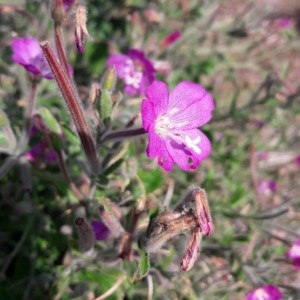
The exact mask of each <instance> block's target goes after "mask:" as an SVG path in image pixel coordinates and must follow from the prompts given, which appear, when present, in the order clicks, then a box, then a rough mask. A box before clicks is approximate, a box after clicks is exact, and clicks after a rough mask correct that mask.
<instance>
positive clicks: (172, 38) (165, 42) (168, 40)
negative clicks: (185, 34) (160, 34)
mask: <svg viewBox="0 0 300 300" xmlns="http://www.w3.org/2000/svg"><path fill="white" fill-rule="evenodd" d="M180 38H181V33H180V31H174V32H172V33H171V34H169V35H167V36H166V37H165V38H163V39H162V41H161V46H162V47H167V46H170V45H171V44H173V43H175V42H176V41H177V40H178V39H180Z"/></svg>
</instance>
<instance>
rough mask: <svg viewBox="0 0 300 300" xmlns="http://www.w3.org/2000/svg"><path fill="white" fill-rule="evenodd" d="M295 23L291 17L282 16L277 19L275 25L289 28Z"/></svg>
mask: <svg viewBox="0 0 300 300" xmlns="http://www.w3.org/2000/svg"><path fill="white" fill-rule="evenodd" d="M292 25H293V20H292V19H290V18H280V19H277V20H276V21H275V26H276V27H278V28H282V29H284V28H289V27H291V26H292Z"/></svg>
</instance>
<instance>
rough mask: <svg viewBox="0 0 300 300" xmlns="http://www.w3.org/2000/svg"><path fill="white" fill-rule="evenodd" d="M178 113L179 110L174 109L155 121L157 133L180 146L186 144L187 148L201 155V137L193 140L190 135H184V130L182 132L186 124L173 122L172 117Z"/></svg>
mask: <svg viewBox="0 0 300 300" xmlns="http://www.w3.org/2000/svg"><path fill="white" fill-rule="evenodd" d="M177 112H178V108H173V109H171V110H170V111H168V113H167V115H162V116H160V117H158V118H157V119H156V121H155V132H156V133H157V134H158V135H159V136H161V137H162V138H170V139H172V140H174V141H176V142H177V143H178V144H184V145H185V146H186V147H187V148H189V149H191V150H193V151H194V152H195V153H197V154H200V153H201V152H202V151H201V149H200V147H199V146H198V145H199V143H200V142H201V137H200V136H197V137H196V138H195V139H194V140H193V139H191V138H190V137H189V136H188V135H186V134H184V130H181V127H182V126H185V125H186V122H177V123H175V122H174V121H173V122H172V120H171V118H170V117H171V116H172V115H174V114H175V113H177Z"/></svg>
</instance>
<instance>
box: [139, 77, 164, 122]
mask: <svg viewBox="0 0 300 300" xmlns="http://www.w3.org/2000/svg"><path fill="white" fill-rule="evenodd" d="M145 94H146V97H147V101H148V102H149V103H151V104H152V107H153V111H154V114H155V116H156V117H157V116H158V115H159V114H160V113H162V112H165V110H166V109H167V106H168V102H169V91H168V87H167V85H166V84H165V83H164V82H162V81H154V82H153V83H152V84H151V85H150V86H149V87H148V88H147V89H146V92H145ZM153 121H154V120H153Z"/></svg>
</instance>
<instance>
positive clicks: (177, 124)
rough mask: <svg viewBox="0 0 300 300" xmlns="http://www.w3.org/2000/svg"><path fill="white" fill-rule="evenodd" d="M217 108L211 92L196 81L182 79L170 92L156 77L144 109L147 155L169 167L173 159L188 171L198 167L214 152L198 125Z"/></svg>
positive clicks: (168, 169) (147, 93)
mask: <svg viewBox="0 0 300 300" xmlns="http://www.w3.org/2000/svg"><path fill="white" fill-rule="evenodd" d="M214 108H215V106H214V102H213V98H212V96H211V95H210V94H209V93H207V92H206V91H205V89H204V88H203V87H202V86H200V85H198V84H196V83H192V82H188V81H183V82H181V83H179V84H178V85H177V86H176V87H175V88H174V89H173V91H172V92H171V93H170V95H169V91H168V87H167V85H166V84H165V83H164V82H162V81H154V82H153V83H152V84H151V85H150V86H149V87H148V88H147V89H146V98H145V99H144V100H143V102H142V109H141V112H142V120H143V127H144V129H145V130H146V131H147V132H148V133H149V142H148V148H147V155H148V157H151V158H154V157H157V160H158V164H159V165H160V166H161V167H162V168H163V169H164V170H166V171H170V170H171V169H172V168H173V164H174V162H175V163H176V164H177V165H178V166H179V167H180V168H181V169H183V170H185V171H189V170H192V169H196V168H197V167H198V166H199V164H200V162H201V161H202V160H204V159H205V158H207V157H208V156H209V155H210V152H211V144H210V141H209V139H208V138H207V137H206V136H205V135H204V134H203V133H202V132H201V131H200V130H198V129H197V128H198V127H200V126H202V125H204V124H206V123H207V122H208V121H209V120H210V119H211V117H212V110H214Z"/></svg>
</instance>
